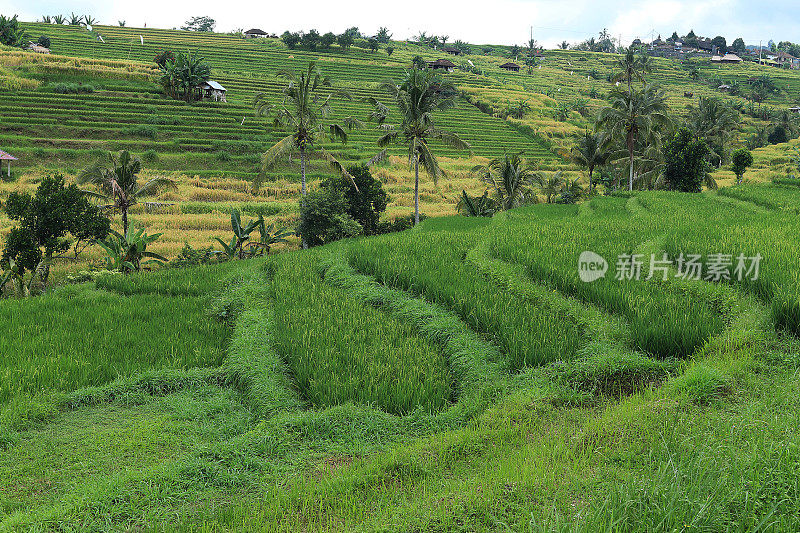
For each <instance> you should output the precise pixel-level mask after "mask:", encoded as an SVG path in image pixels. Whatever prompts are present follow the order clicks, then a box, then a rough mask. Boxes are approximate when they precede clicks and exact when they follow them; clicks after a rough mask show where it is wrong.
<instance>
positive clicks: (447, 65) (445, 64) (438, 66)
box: [428, 59, 456, 72]
mask: <svg viewBox="0 0 800 533" xmlns="http://www.w3.org/2000/svg"><path fill="white" fill-rule="evenodd" d="M428 66H429V67H430V68H432V69H433V70H444V71H447V72H453V69H454V68H456V64H455V63H453V62H452V61H450V60H449V59H437V60H436V61H432V62H430V63H428Z"/></svg>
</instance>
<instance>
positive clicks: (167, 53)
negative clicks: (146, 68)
mask: <svg viewBox="0 0 800 533" xmlns="http://www.w3.org/2000/svg"><path fill="white" fill-rule="evenodd" d="M168 61H175V52H173V51H172V50H162V51H161V52H159V53H158V54H156V57H154V58H153V62H155V64H156V65H158V66H159V68H164V66H165V65H166V64H167V62H168Z"/></svg>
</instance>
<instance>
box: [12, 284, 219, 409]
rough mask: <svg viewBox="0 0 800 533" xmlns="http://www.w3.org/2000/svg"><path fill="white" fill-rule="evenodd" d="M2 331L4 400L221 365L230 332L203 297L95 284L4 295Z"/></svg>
mask: <svg viewBox="0 0 800 533" xmlns="http://www.w3.org/2000/svg"><path fill="white" fill-rule="evenodd" d="M176 317H180V318H179V319H178V318H176ZM0 331H2V332H3V335H2V336H0V354H2V357H0V403H5V402H7V401H8V400H9V399H11V398H13V397H15V396H18V395H34V394H36V393H52V392H58V391H72V390H75V389H78V388H80V387H86V386H90V385H102V384H104V383H107V382H109V381H112V380H114V379H116V378H118V377H121V376H129V375H131V374H134V373H137V372H142V371H144V370H149V369H159V368H168V367H169V368H183V369H186V368H192V367H198V366H208V365H218V364H220V363H221V362H222V358H223V352H224V342H225V337H226V334H225V329H224V326H223V325H222V324H221V323H218V322H216V321H214V320H212V319H211V318H209V317H208V316H206V314H205V311H204V305H203V302H202V301H201V300H199V299H197V298H190V297H185V296H174V297H165V296H153V295H140V294H134V295H131V296H127V297H126V296H120V295H116V294H112V293H110V292H106V291H101V290H96V289H92V288H90V287H88V286H81V287H65V288H64V289H62V290H59V291H55V292H53V293H51V294H47V295H44V296H41V297H37V298H32V299H27V300H3V301H2V302H0Z"/></svg>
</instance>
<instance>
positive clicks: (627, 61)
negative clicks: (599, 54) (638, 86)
mask: <svg viewBox="0 0 800 533" xmlns="http://www.w3.org/2000/svg"><path fill="white" fill-rule="evenodd" d="M652 65H653V63H652V60H651V59H650V56H648V55H646V54H636V53H635V52H634V51H633V48H628V51H627V52H625V55H621V56H620V57H619V58H617V63H616V66H617V68H618V69H619V72H618V73H617V74H615V75H614V77H613V78H612V79H611V81H614V82H618V81H625V82H627V83H628V90H629V91H630V90H631V87H632V85H633V82H634V80H636V81H641V82H642V83H645V78H644V75H645V74H646V73H647V72H650V71H651V70H652V68H653V67H652Z"/></svg>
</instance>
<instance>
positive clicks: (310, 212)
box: [297, 188, 363, 246]
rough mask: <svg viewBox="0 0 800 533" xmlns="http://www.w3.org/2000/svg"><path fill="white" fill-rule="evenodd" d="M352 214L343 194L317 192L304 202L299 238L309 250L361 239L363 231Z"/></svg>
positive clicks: (307, 197)
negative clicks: (345, 240) (346, 239)
mask: <svg viewBox="0 0 800 533" xmlns="http://www.w3.org/2000/svg"><path fill="white" fill-rule="evenodd" d="M349 210H350V205H349V204H348V203H347V199H346V198H345V196H344V192H343V191H342V190H340V189H335V188H323V189H320V190H318V191H314V192H312V193H310V194H308V195H306V196H305V197H304V198H303V199H302V200H301V201H300V224H299V225H298V226H297V234H298V235H300V236H301V237H302V238H303V240H304V241H305V242H306V244H308V245H309V246H319V245H321V244H326V243H329V242H333V241H336V240H339V239H344V238H346V237H355V236H356V235H360V234H361V233H362V231H363V228H362V227H361V224H359V223H358V222H356V221H355V220H354V219H353V217H351V216H350V214H349Z"/></svg>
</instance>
